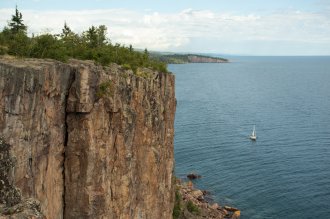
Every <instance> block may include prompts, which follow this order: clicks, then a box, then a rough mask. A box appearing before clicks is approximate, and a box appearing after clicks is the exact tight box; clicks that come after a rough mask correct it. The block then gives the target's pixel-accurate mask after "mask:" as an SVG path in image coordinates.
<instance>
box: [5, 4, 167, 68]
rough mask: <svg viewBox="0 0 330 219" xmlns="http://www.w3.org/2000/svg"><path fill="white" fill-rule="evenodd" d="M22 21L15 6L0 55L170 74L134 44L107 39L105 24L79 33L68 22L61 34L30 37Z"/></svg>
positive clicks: (162, 64) (163, 64) (161, 63)
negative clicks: (70, 59)
mask: <svg viewBox="0 0 330 219" xmlns="http://www.w3.org/2000/svg"><path fill="white" fill-rule="evenodd" d="M23 21H24V20H23V16H22V14H21V13H20V12H19V11H18V9H17V7H16V11H15V14H14V15H13V16H12V18H11V20H10V21H9V22H8V26H6V27H4V28H3V30H2V31H1V32H0V55H4V54H9V55H14V56H18V57H31V58H51V59H56V60H59V61H64V62H65V61H67V60H68V59H69V58H76V59H82V60H94V61H95V62H97V63H99V64H102V65H108V64H110V63H117V64H119V65H125V66H126V67H127V68H130V69H132V70H133V71H134V72H136V71H137V69H138V68H139V67H146V68H151V69H153V70H157V71H161V72H167V66H166V64H165V63H164V62H162V61H160V60H156V59H153V58H151V57H150V56H149V52H148V51H147V49H145V51H144V52H139V51H135V50H134V48H133V47H132V45H130V46H129V47H126V46H125V45H120V44H118V43H116V44H114V45H113V44H112V43H111V42H110V40H109V39H107V37H106V35H107V27H106V26H104V25H100V26H98V27H95V26H92V27H90V28H89V29H88V30H86V31H84V32H82V33H81V34H78V33H75V32H73V31H72V30H71V29H70V27H69V26H68V25H67V24H66V23H65V24H64V27H63V29H62V33H60V34H50V33H45V34H40V35H37V36H35V35H32V37H29V36H28V35H27V26H26V25H24V23H23Z"/></svg>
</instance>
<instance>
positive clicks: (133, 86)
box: [0, 59, 175, 219]
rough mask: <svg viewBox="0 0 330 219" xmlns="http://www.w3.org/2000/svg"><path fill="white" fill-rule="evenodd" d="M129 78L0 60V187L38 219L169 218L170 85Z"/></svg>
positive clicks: (81, 67)
mask: <svg viewBox="0 0 330 219" xmlns="http://www.w3.org/2000/svg"><path fill="white" fill-rule="evenodd" d="M138 73H139V74H133V72H132V71H130V70H124V69H123V68H121V67H120V66H118V65H115V64H113V65H111V66H110V67H101V66H96V65H94V64H93V63H91V62H88V61H74V60H73V61H70V62H69V63H68V64H64V63H61V62H57V61H52V60H34V59H26V60H17V59H0V135H1V136H3V139H4V141H6V142H7V143H8V147H7V146H6V150H5V152H4V153H3V154H4V155H3V156H1V159H2V160H3V159H7V160H10V161H12V162H13V165H11V166H10V168H9V167H8V168H6V172H5V173H6V174H3V175H0V177H2V178H3V179H1V180H3V181H6V182H7V181H8V182H10V183H9V184H10V187H13V188H17V189H16V190H17V191H18V192H19V193H20V195H21V196H22V199H24V198H32V199H33V200H35V201H36V202H40V210H41V213H42V214H43V215H45V217H46V218H51V219H53V218H110V219H111V218H114V219H115V218H116V219H117V218H123V219H124V218H171V216H172V208H173V180H172V174H173V172H172V171H173V165H174V158H173V135H174V127H173V123H174V113H175V94H174V76H173V75H171V74H168V73H158V72H152V71H150V70H148V69H140V70H139V71H138ZM137 75H139V76H137ZM6 145H7V144H6ZM5 155H6V156H5ZM7 170H8V171H7ZM9 184H8V185H9ZM1 189H2V187H0V190H1ZM14 190H15V189H14ZM16 190H15V191H16ZM0 202H2V203H0V204H3V205H8V203H7V204H6V200H1V199H0ZM14 204H15V203H14ZM0 207H1V205H0ZM0 215H1V209H0ZM0 217H1V216H0ZM39 217H41V216H39Z"/></svg>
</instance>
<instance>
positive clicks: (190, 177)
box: [187, 173, 202, 180]
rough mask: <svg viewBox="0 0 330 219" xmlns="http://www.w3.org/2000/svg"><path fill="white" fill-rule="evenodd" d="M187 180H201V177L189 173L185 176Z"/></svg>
mask: <svg viewBox="0 0 330 219" xmlns="http://www.w3.org/2000/svg"><path fill="white" fill-rule="evenodd" d="M187 178H188V179H190V180H193V179H199V178H202V176H201V175H198V174H196V173H189V174H188V175H187Z"/></svg>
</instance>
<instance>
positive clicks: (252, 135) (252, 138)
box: [250, 126, 257, 141]
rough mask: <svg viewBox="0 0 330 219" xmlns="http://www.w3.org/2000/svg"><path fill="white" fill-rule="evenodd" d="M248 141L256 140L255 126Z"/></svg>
mask: <svg viewBox="0 0 330 219" xmlns="http://www.w3.org/2000/svg"><path fill="white" fill-rule="evenodd" d="M250 139H251V140H253V141H255V140H257V132H256V126H253V131H252V134H251V135H250Z"/></svg>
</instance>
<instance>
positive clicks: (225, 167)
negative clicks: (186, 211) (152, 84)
mask: <svg viewBox="0 0 330 219" xmlns="http://www.w3.org/2000/svg"><path fill="white" fill-rule="evenodd" d="M231 60H232V63H228V64H213V63H210V64H183V65H169V70H170V71H172V72H173V73H174V74H175V77H176V98H177V112H176V118H175V160H176V169H175V171H176V175H178V176H182V177H183V176H185V174H187V173H190V172H197V173H199V174H201V175H202V176H203V177H202V178H201V179H199V180H197V181H195V184H196V186H197V187H199V188H200V189H207V190H209V191H210V192H211V193H212V194H213V195H214V199H215V201H217V202H219V203H220V204H221V205H231V206H234V207H237V208H239V209H240V210H241V211H242V212H241V215H242V217H241V218H243V219H244V218H245V219H246V218H299V219H304V218H329V217H330V216H329V215H330V57H233V58H231ZM253 125H255V126H256V131H257V136H258V139H257V141H256V142H252V141H251V140H249V139H248V136H249V135H250V133H251V132H252V129H253Z"/></svg>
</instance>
